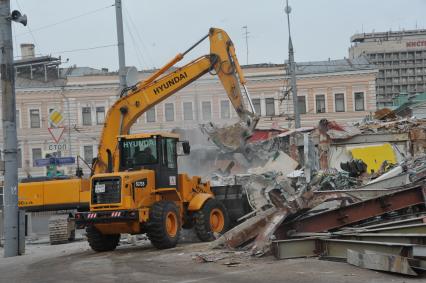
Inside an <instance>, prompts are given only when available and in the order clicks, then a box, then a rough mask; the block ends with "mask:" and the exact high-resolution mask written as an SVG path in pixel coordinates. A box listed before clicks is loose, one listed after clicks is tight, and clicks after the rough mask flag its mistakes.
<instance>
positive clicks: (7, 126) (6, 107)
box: [0, 0, 27, 257]
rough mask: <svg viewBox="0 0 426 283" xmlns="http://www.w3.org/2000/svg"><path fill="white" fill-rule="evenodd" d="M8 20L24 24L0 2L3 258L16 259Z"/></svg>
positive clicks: (4, 0)
mask: <svg viewBox="0 0 426 283" xmlns="http://www.w3.org/2000/svg"><path fill="white" fill-rule="evenodd" d="M11 20H13V21H17V22H20V23H22V24H24V25H26V23H27V19H26V16H25V15H24V16H22V15H21V13H19V12H18V11H13V13H12V14H11V13H10V1H9V0H0V52H1V56H0V76H1V93H2V122H3V145H4V162H5V164H4V187H3V194H4V200H3V201H4V206H3V212H4V257H11V256H17V255H18V254H19V252H20V249H19V248H20V245H19V236H20V235H19V210H18V162H17V160H18V159H17V151H18V149H17V143H18V138H17V134H16V103H15V67H14V65H13V43H12V23H11Z"/></svg>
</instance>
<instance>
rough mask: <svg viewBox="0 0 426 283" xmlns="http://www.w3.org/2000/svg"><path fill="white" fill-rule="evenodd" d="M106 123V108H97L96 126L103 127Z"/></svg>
mask: <svg viewBox="0 0 426 283" xmlns="http://www.w3.org/2000/svg"><path fill="white" fill-rule="evenodd" d="M104 122H105V107H103V106H100V107H96V124H98V125H103V124H104Z"/></svg>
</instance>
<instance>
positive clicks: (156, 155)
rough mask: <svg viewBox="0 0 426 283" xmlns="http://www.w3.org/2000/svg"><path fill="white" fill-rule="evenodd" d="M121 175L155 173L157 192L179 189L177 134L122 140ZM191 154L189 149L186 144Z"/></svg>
mask: <svg viewBox="0 0 426 283" xmlns="http://www.w3.org/2000/svg"><path fill="white" fill-rule="evenodd" d="M118 143H119V150H120V171H137V170H143V169H145V170H153V171H154V172H155V180H156V184H155V185H156V187H157V188H171V187H177V185H178V184H177V180H178V176H177V175H178V168H177V156H178V154H177V145H178V144H180V142H179V136H178V135H174V134H163V133H161V134H160V133H156V134H137V135H127V136H120V137H119V138H118ZM184 144H185V146H184V151H185V152H187V153H189V148H185V147H189V145H188V144H187V143H184Z"/></svg>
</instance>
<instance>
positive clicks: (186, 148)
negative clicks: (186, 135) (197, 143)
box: [182, 141, 191, 155]
mask: <svg viewBox="0 0 426 283" xmlns="http://www.w3.org/2000/svg"><path fill="white" fill-rule="evenodd" d="M182 149H183V153H184V154H185V155H188V154H190V153H191V146H190V145H189V142H188V141H183V142H182Z"/></svg>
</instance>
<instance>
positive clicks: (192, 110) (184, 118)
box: [182, 101, 194, 121]
mask: <svg viewBox="0 0 426 283" xmlns="http://www.w3.org/2000/svg"><path fill="white" fill-rule="evenodd" d="M185 104H190V105H191V111H190V112H189V113H190V114H191V117H190V118H191V119H187V118H188V117H185V113H186V112H185ZM182 118H183V120H184V121H194V103H193V102H192V101H182Z"/></svg>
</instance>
